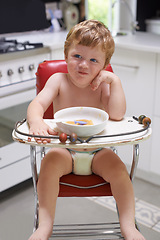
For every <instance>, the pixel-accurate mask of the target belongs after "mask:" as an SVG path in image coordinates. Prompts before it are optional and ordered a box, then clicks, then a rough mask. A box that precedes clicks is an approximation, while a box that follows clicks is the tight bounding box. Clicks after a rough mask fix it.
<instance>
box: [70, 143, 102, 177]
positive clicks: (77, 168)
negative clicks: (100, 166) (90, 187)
mask: <svg viewBox="0 0 160 240" xmlns="http://www.w3.org/2000/svg"><path fill="white" fill-rule="evenodd" d="M101 149H102V148H98V149H96V150H94V151H87V152H80V151H75V150H74V149H68V151H69V152H70V153H71V155H72V159H73V173H74V174H76V175H91V174H92V160H93V157H94V155H95V153H96V152H98V151H100V150H101Z"/></svg>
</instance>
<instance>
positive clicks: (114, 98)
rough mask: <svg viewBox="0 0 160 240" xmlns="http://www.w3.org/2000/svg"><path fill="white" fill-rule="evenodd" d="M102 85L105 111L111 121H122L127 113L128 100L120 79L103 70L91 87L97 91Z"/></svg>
mask: <svg viewBox="0 0 160 240" xmlns="http://www.w3.org/2000/svg"><path fill="white" fill-rule="evenodd" d="M106 83H107V84H106ZM100 84H102V85H101V88H102V104H103V106H104V108H105V111H106V112H107V113H108V114H109V117H110V119H113V120H121V119H122V118H123V116H124V114H125V112H126V100H125V95H124V91H123V88H122V84H121V81H120V79H119V78H118V77H117V76H116V75H115V74H114V73H112V72H108V71H106V70H102V71H101V72H100V73H99V75H98V76H97V77H96V78H95V79H94V80H93V82H92V85H91V87H92V89H93V90H96V89H97V88H98V87H99V86H100ZM108 84H109V86H110V87H109V89H108V87H107V86H108Z"/></svg>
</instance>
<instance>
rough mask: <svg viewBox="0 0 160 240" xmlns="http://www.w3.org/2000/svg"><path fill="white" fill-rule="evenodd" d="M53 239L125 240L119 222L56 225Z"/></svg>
mask: <svg viewBox="0 0 160 240" xmlns="http://www.w3.org/2000/svg"><path fill="white" fill-rule="evenodd" d="M51 238H53V239H62V238H65V239H71V238H74V239H76V240H78V239H80V240H81V239H83V240H85V239H93V240H94V239H96V240H105V239H108V240H109V239H112V240H116V239H124V238H123V237H122V236H121V230H120V225H119V222H117V223H115V222H114V223H93V224H67V225H54V227H53V233H52V236H51Z"/></svg>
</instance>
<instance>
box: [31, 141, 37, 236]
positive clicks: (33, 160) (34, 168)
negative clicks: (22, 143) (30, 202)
mask: <svg viewBox="0 0 160 240" xmlns="http://www.w3.org/2000/svg"><path fill="white" fill-rule="evenodd" d="M30 156H31V169H32V179H33V187H34V201H35V203H34V228H33V232H34V231H35V230H36V229H37V228H38V193H37V182H38V173H37V164H36V147H35V146H30Z"/></svg>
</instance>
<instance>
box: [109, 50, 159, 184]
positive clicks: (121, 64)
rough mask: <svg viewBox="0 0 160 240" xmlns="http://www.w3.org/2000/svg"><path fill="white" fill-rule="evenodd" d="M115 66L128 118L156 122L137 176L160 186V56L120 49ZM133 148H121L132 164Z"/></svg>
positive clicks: (124, 159)
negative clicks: (159, 142) (159, 150)
mask: <svg viewBox="0 0 160 240" xmlns="http://www.w3.org/2000/svg"><path fill="white" fill-rule="evenodd" d="M111 64H112V67H113V70H114V72H115V73H116V74H117V75H118V76H119V77H120V79H121V81H122V85H123V88H124V91H125V95H126V102H127V111H126V116H133V115H135V116H137V117H138V116H139V115H141V114H145V115H146V116H148V117H150V118H151V119H152V128H153V133H152V136H151V138H150V139H149V140H147V141H145V142H142V143H141V144H140V161H139V164H138V170H137V176H138V177H140V178H142V179H145V180H148V181H151V182H154V183H156V184H159V182H160V171H159V169H160V161H158V158H159V153H158V149H157V147H156V146H157V143H158V136H159V134H160V130H159V129H160V108H159V102H160V95H159V92H160V68H158V66H159V67H160V54H159V55H158V63H157V53H156V52H152V51H148V52H147V51H141V50H139V49H138V50H135V49H129V48H125V47H122V46H120V47H119V46H118V47H116V50H115V53H114V56H113V57H112V60H111ZM130 150H131V149H130V146H127V147H125V146H124V147H122V148H119V149H118V152H119V155H120V157H121V159H122V160H123V161H124V162H125V163H126V164H127V165H130V158H131V152H130Z"/></svg>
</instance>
